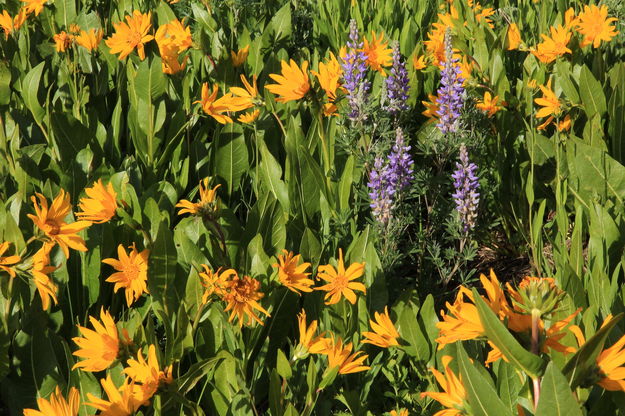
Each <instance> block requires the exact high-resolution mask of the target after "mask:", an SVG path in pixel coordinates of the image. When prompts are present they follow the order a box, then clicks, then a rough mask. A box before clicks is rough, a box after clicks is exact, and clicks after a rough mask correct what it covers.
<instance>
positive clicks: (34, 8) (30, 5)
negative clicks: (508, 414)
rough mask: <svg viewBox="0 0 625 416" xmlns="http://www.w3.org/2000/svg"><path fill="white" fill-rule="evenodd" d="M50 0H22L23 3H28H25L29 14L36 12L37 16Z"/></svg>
mask: <svg viewBox="0 0 625 416" xmlns="http://www.w3.org/2000/svg"><path fill="white" fill-rule="evenodd" d="M47 2H48V0H22V3H26V4H25V5H24V10H25V11H26V13H27V14H30V13H32V12H35V16H39V13H41V11H42V10H43V6H45V5H46V3H47Z"/></svg>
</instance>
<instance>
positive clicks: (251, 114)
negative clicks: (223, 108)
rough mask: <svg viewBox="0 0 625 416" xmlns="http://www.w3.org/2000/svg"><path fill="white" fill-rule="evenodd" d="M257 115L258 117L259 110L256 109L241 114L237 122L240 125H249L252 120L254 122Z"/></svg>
mask: <svg viewBox="0 0 625 416" xmlns="http://www.w3.org/2000/svg"><path fill="white" fill-rule="evenodd" d="M259 115H260V110H259V109H258V108H257V109H256V110H253V111H248V112H247V113H245V114H241V115H240V116H239V118H237V120H238V121H240V122H241V123H247V124H249V123H253V122H254V120H256V119H257V118H258V116H259Z"/></svg>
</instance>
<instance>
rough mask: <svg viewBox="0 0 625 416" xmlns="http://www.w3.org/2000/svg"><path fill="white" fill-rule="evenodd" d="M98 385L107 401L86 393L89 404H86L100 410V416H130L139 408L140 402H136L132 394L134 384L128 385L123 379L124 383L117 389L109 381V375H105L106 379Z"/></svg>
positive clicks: (111, 381)
mask: <svg viewBox="0 0 625 416" xmlns="http://www.w3.org/2000/svg"><path fill="white" fill-rule="evenodd" d="M100 384H102V388H103V389H104V392H105V393H106V397H107V398H108V400H104V399H100V398H98V397H95V396H94V395H93V394H91V393H87V399H88V400H90V402H89V403H86V404H87V406H91V407H93V408H95V409H98V410H101V413H100V415H102V416H131V415H134V414H135V412H136V411H137V409H139V407H141V404H142V403H141V401H140V400H137V398H136V396H135V394H134V393H135V391H134V383H129V382H128V379H125V380H124V383H123V384H122V385H121V386H120V387H119V388H117V386H115V383H113V380H112V379H111V375H110V374H107V376H106V378H103V379H101V380H100Z"/></svg>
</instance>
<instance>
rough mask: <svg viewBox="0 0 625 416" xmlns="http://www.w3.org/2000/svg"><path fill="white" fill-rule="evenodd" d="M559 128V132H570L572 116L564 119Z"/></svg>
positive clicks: (559, 123)
mask: <svg viewBox="0 0 625 416" xmlns="http://www.w3.org/2000/svg"><path fill="white" fill-rule="evenodd" d="M556 127H557V128H558V131H568V130H570V128H571V116H570V115H568V114H567V115H566V117H564V120H562V121H560V122H558V125H557V126H556Z"/></svg>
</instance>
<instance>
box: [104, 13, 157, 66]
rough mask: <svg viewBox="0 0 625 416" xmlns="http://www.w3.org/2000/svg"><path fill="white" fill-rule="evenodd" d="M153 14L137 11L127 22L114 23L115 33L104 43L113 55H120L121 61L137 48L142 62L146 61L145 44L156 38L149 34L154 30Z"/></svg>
mask: <svg viewBox="0 0 625 416" xmlns="http://www.w3.org/2000/svg"><path fill="white" fill-rule="evenodd" d="M151 20H152V13H150V12H148V13H147V14H142V13H141V12H140V11H138V10H135V11H134V12H132V16H126V22H127V23H124V22H118V23H114V24H113V26H114V27H115V33H114V34H113V35H111V37H110V38H108V39H106V40H105V41H104V43H106V45H107V46H108V47H109V48H111V51H110V52H111V53H112V54H117V53H118V54H119V60H120V61H121V60H122V59H124V58H125V57H127V56H128V55H130V53H131V52H132V51H133V50H134V49H135V48H137V53H138V54H139V58H140V59H141V60H144V59H145V49H144V48H145V44H146V43H147V42H149V41H151V40H152V39H154V36H152V35H149V34H148V32H149V31H150V29H151V28H152V23H151Z"/></svg>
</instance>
